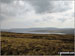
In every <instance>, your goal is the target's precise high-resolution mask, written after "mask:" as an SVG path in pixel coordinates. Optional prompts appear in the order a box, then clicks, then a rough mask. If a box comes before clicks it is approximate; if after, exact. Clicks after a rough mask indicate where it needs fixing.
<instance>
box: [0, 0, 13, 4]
mask: <svg viewBox="0 0 75 56" xmlns="http://www.w3.org/2000/svg"><path fill="white" fill-rule="evenodd" d="M12 1H14V0H0V2H1V3H11V2H12Z"/></svg>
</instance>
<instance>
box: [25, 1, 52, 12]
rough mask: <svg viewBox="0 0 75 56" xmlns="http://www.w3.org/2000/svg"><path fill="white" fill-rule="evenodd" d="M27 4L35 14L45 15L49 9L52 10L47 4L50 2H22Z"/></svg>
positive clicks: (50, 5)
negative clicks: (32, 8)
mask: <svg viewBox="0 0 75 56" xmlns="http://www.w3.org/2000/svg"><path fill="white" fill-rule="evenodd" d="M24 1H27V2H29V3H30V4H31V5H32V6H33V7H34V9H35V10H36V12H37V13H45V12H47V11H48V10H50V8H52V4H51V3H50V2H49V1H50V0H24Z"/></svg>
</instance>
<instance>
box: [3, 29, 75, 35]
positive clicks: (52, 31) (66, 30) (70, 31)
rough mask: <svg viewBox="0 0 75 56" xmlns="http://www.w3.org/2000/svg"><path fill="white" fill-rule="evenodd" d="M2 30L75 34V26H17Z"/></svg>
mask: <svg viewBox="0 0 75 56" xmlns="http://www.w3.org/2000/svg"><path fill="white" fill-rule="evenodd" d="M2 31H6V32H16V33H36V34H58V33H61V34H74V28H15V29H8V30H2Z"/></svg>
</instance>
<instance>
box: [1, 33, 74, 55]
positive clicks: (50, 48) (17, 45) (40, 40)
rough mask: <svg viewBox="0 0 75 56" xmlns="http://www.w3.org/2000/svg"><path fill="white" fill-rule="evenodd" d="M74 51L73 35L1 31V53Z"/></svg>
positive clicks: (44, 53) (31, 53) (50, 53)
mask: <svg viewBox="0 0 75 56" xmlns="http://www.w3.org/2000/svg"><path fill="white" fill-rule="evenodd" d="M73 51H74V35H57V34H21V33H8V32H1V54H2V55H57V54H58V52H73Z"/></svg>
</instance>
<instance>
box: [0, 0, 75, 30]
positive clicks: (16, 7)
mask: <svg viewBox="0 0 75 56" xmlns="http://www.w3.org/2000/svg"><path fill="white" fill-rule="evenodd" d="M74 14H75V12H74V0H0V25H1V29H11V28H37V27H38V28H39V27H56V28H74Z"/></svg>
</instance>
